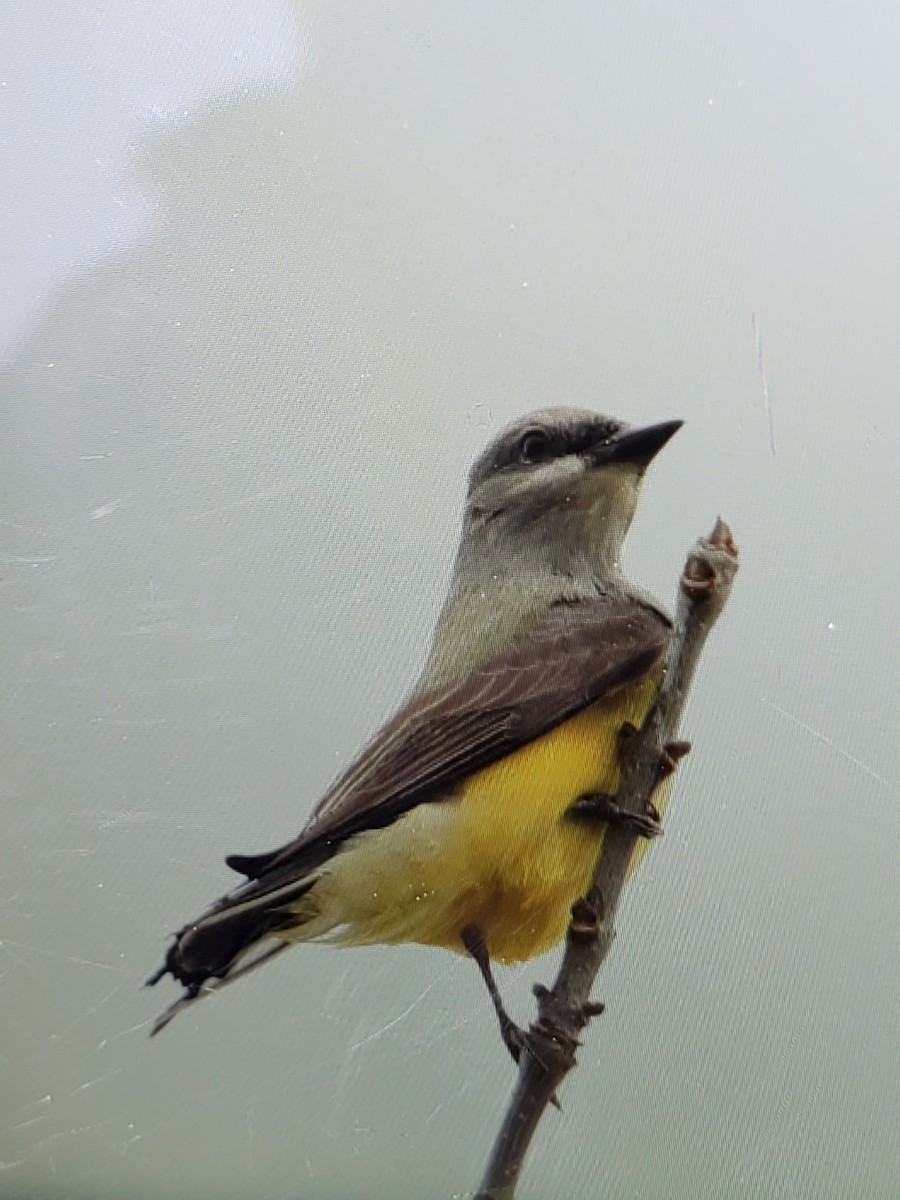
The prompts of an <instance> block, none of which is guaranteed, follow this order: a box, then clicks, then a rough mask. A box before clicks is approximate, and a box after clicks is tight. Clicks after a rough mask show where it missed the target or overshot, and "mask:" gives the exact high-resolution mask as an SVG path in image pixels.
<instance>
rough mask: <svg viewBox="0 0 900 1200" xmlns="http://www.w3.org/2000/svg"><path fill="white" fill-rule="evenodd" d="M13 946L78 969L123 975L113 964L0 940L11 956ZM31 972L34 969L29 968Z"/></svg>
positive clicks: (1, 945)
mask: <svg viewBox="0 0 900 1200" xmlns="http://www.w3.org/2000/svg"><path fill="white" fill-rule="evenodd" d="M13 946H15V947H16V949H18V950H25V951H30V952H31V953H32V954H40V955H43V956H44V957H45V958H55V959H57V960H58V961H60V962H69V963H77V964H78V966H79V967H100V968H101V970H104V971H116V972H118V974H120V975H124V974H125V968H124V967H117V966H115V965H114V964H113V963H103V962H95V960H94V959H92V958H76V957H75V955H74V954H61V953H60V952H59V951H58V950H46V949H44V948H43V947H42V946H30V945H28V943H27V942H13V941H10V939H9V938H2V939H0V948H2V949H4V950H6V951H7V953H9V954H12V949H11V948H12V947H13ZM13 958H18V956H17V955H13ZM20 961H21V960H20ZM23 965H25V966H28V965H29V964H28V963H25V964H23ZM31 970H32V971H33V970H34V968H33V967H31ZM35 973H36V972H35Z"/></svg>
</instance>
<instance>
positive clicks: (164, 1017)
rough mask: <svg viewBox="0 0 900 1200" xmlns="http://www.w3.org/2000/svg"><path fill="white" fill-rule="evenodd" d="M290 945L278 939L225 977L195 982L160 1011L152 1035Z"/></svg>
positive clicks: (153, 980)
mask: <svg viewBox="0 0 900 1200" xmlns="http://www.w3.org/2000/svg"><path fill="white" fill-rule="evenodd" d="M290 945H291V943H290V942H283V941H277V942H275V944H274V945H272V946H269V947H268V948H267V949H265V950H261V951H260V953H259V954H257V955H256V956H255V957H254V958H251V959H249V961H246V962H243V963H241V964H240V965H238V964H237V963H235V964H234V966H233V967H232V969H231V970H230V971H229V972H228V974H227V975H226V976H224V977H223V978H221V979H217V980H215V981H214V982H213V983H205V984H193V985H192V986H191V987H189V988H188V989H187V990H186V991H185V992H183V993H182V994H181V995H180V996H179V997H178V999H177V1000H176V1001H175V1002H174V1004H170V1005H169V1007H168V1008H167V1009H166V1010H165V1012H163V1013H160V1015H159V1016H158V1017H157V1018H156V1020H155V1021H154V1022H153V1028H152V1029H151V1030H150V1036H151V1037H155V1036H156V1035H157V1034H158V1033H159V1031H160V1030H161V1029H165V1027H166V1026H167V1025H168V1024H169V1022H170V1021H172V1020H174V1018H175V1017H177V1016H178V1014H179V1013H180V1012H184V1010H185V1009H186V1008H190V1006H191V1005H192V1004H194V1003H195V1002H196V1001H197V1000H202V999H203V998H204V996H213V995H215V993H216V992H219V991H221V990H222V988H223V987H227V986H228V984H229V983H235V982H236V981H237V980H238V979H241V978H243V976H244V975H249V974H250V972H251V971H255V970H256V968H257V967H261V966H263V964H264V963H267V962H269V961H270V960H271V959H273V958H275V956H276V955H277V954H281V952H282V950H287V949H289V948H290ZM166 970H167V968H165V967H163V969H162V972H157V974H156V975H154V976H152V977H151V978H150V979H148V980H147V983H148V984H154V983H156V981H157V979H159V977H160V974H164V973H165V971H166Z"/></svg>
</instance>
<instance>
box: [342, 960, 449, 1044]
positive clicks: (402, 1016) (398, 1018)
mask: <svg viewBox="0 0 900 1200" xmlns="http://www.w3.org/2000/svg"><path fill="white" fill-rule="evenodd" d="M450 970H452V968H450ZM450 970H447V971H445V972H444V974H443V975H440V976H439V977H438V978H437V979H433V980H432V981H431V983H429V985H428V987H427V988H426V989H425V991H424V992H423V993H422V994H421V996H418V997H417V998H416V999H415V1000H413V1002H412V1004H410V1005H409V1007H408V1008H404V1010H403V1012H402V1013H398V1014H397V1016H396V1017H394V1019H393V1020H392V1021H388V1023H387V1025H384V1026H382V1028H381V1029H376V1030H375V1032H374V1033H370V1034H368V1035H367V1036H366V1037H364V1038H362V1040H361V1041H358V1042H353V1043H352V1045H350V1046H348V1047H347V1049H348V1051H349V1053H351V1054H352V1053H353V1052H354V1051H356V1050H359V1049H360V1047H362V1046H366V1045H368V1043H369V1042H374V1041H375V1039H376V1038H380V1037H382V1036H383V1035H384V1034H385V1033H387V1032H388V1030H390V1029H393V1028H394V1026H395V1025H399V1024H400V1022H401V1021H403V1020H405V1018H406V1017H408V1016H409V1014H410V1013H411V1012H412V1011H413V1009H416V1008H418V1007H419V1005H420V1004H421V1003H422V1001H423V1000H424V999H425V997H426V996H427V995H428V993H429V992H433V991H434V989H435V988H436V987H437V985H438V984H439V983H443V982H444V980H445V979H446V978H447V977H448V975H449V974H450Z"/></svg>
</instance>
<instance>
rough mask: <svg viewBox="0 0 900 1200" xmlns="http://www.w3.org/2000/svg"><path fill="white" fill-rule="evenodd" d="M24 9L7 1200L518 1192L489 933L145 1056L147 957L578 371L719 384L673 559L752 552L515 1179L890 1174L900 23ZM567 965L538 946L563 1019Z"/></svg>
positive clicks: (803, 1188)
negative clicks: (594, 985)
mask: <svg viewBox="0 0 900 1200" xmlns="http://www.w3.org/2000/svg"><path fill="white" fill-rule="evenodd" d="M676 8H677V10H678V11H677V12H676V11H675V9H676ZM0 26H2V36H0V54H2V56H3V63H2V66H0V85H2V86H0V104H2V106H3V107H2V118H0V119H2V121H3V130H2V134H0V137H2V140H0V145H2V160H3V161H2V178H3V183H2V187H3V192H4V198H3V201H2V206H0V211H2V214H3V221H2V224H3V226H4V228H3V230H2V238H3V245H4V251H3V286H2V288H0V303H2V305H3V314H4V316H3V322H4V324H3V329H2V338H3V343H2V349H3V354H4V356H5V363H6V365H5V368H4V373H3V402H2V411H0V419H2V426H3V435H2V446H0V489H2V509H0V570H2V628H0V637H2V647H3V649H2V678H3V712H2V717H3V755H2V763H0V772H2V774H0V789H2V821H3V836H2V845H0V873H2V881H0V1030H2V1040H0V1194H2V1195H3V1196H4V1197H6V1196H9V1197H15V1198H16V1200H29V1198H35V1200H37V1198H38V1197H48V1198H54V1200H57V1198H62V1197H77V1198H78V1200H81V1198H82V1197H84V1198H88V1197H91V1198H93V1197H100V1198H105V1197H109V1198H112V1197H122V1198H125V1200H130V1198H131V1197H141V1198H143V1197H147V1198H156V1197H168V1198H172V1200H181V1198H184V1200H194V1198H201V1197H209V1198H210V1200H212V1198H213V1197H227V1198H229V1200H231V1198H235V1200H236V1198H238V1197H254V1200H264V1198H275V1197H278V1198H281V1197H284V1198H288V1197H296V1196H300V1195H302V1196H308V1197H312V1198H314V1200H335V1198H338V1197H367V1198H376V1200H377V1198H380V1197H392V1198H401V1200H403V1198H406V1197H423V1196H429V1197H432V1196H433V1197H450V1196H454V1195H455V1196H462V1195H465V1194H466V1193H467V1192H468V1191H470V1190H471V1189H472V1188H473V1187H474V1185H475V1183H476V1182H477V1179H478V1177H479V1174H480V1170H481V1166H482V1163H483V1160H484V1157H485V1154H486V1152H487V1149H488V1146H489V1143H490V1141H491V1138H492V1135H493V1131H494V1129H495V1127H496V1125H497V1122H498V1119H499V1114H500V1110H501V1108H502V1106H503V1105H504V1103H505V1101H506V1097H507V1093H508V1090H509V1087H510V1084H511V1082H512V1071H511V1067H510V1064H509V1063H508V1062H507V1061H506V1059H505V1057H504V1053H503V1051H502V1049H501V1047H500V1044H499V1040H498V1037H497V1034H496V1030H495V1026H494V1022H493V1017H492V1015H491V1013H490V1012H489V1009H488V1005H487V1002H486V999H485V997H484V995H483V994H482V989H481V984H480V981H479V980H478V978H477V974H476V972H475V970H474V969H473V968H472V967H471V966H470V965H469V964H466V963H464V962H463V961H461V960H457V959H455V958H454V957H453V956H451V955H449V954H447V953H442V952H436V951H435V952H431V951H426V950H422V949H417V948H409V949H400V950H373V951H355V952H344V953H339V952H336V951H329V950H327V949H321V948H304V949H302V950H298V951H296V952H295V953H294V954H292V955H290V956H288V957H287V958H286V959H283V960H281V961H280V962H279V964H278V965H277V966H274V967H272V968H271V969H270V970H268V971H266V972H265V973H264V974H261V975H259V976H256V977H255V978H253V979H251V980H249V981H247V982H246V983H245V984H242V985H240V986H238V987H236V988H234V989H233V990H231V991H229V992H228V993H227V994H226V995H224V996H223V997H222V998H221V1000H219V1001H218V1002H215V1003H213V1002H208V1003H206V1004H205V1005H203V1006H201V1007H198V1008H197V1009H195V1010H193V1011H192V1012H191V1013H190V1014H189V1015H188V1016H186V1017H184V1018H182V1019H181V1020H180V1021H179V1022H178V1023H176V1024H175V1025H174V1026H173V1027H172V1028H171V1029H169V1030H167V1031H166V1033H165V1035H164V1036H162V1037H160V1038H159V1039H158V1040H157V1041H154V1042H152V1043H151V1042H150V1041H148V1039H147V1032H148V1025H149V1022H150V1020H151V1019H152V1017H153V1016H154V1015H155V1014H156V1013H157V1012H158V1011H159V1010H160V1008H161V1007H162V1006H163V1005H164V1004H165V1003H167V1002H168V1001H169V1000H170V999H171V998H172V996H173V995H174V994H175V989H174V988H173V987H172V986H171V981H169V982H168V983H166V984H164V985H162V986H161V987H160V988H157V989H156V991H154V992H145V991H142V990H141V989H140V983H141V981H142V979H143V977H144V976H145V975H146V974H147V973H148V972H149V971H150V970H152V969H153V968H154V967H155V966H156V965H157V963H158V961H159V959H160V956H161V954H162V953H163V950H164V947H165V945H166V941H167V933H168V931H169V930H171V929H173V928H174V927H175V926H177V925H178V924H179V923H180V922H181V921H182V920H184V919H186V918H187V917H189V916H192V915H194V914H195V913H196V912H197V911H198V909H200V908H202V907H203V906H204V905H205V904H206V903H207V902H208V901H209V900H211V899H212V898H214V897H215V896H216V895H217V894H219V892H220V891H221V890H223V888H225V887H227V886H229V885H230V884H231V883H232V882H233V876H231V875H230V874H229V873H228V872H227V871H226V869H225V868H224V866H223V865H222V857H223V855H224V854H225V853H226V852H229V851H236V850H238V851H252V850H262V849H267V848H269V847H270V846H272V845H274V844H276V843H277V842H279V841H281V840H282V839H284V838H286V837H288V836H290V835H292V834H293V833H294V832H295V831H296V829H297V828H298V826H299V824H300V823H301V821H302V819H303V817H304V816H305V814H306V813H307V812H308V810H309V808H310V807H311V805H312V804H313V803H314V801H315V800H316V799H317V797H318V796H319V794H320V792H321V790H322V789H323V787H324V786H325V785H326V784H327V782H328V781H329V779H330V778H331V777H332V776H333V775H334V774H335V772H336V771H337V770H339V769H340V767H341V766H342V765H343V764H345V763H346V761H347V760H348V757H349V756H350V755H351V754H352V753H353V752H354V751H355V749H356V748H357V747H358V746H359V744H360V743H361V742H362V741H363V740H364V739H365V738H367V737H368V736H369V735H370V734H371V732H372V731H373V730H374V729H375V728H376V727H377V725H378V724H379V722H380V721H381V720H382V719H383V718H384V717H386V716H387V715H388V714H389V713H390V711H391V708H392V706H393V705H394V704H396V702H397V701H398V699H399V698H400V697H401V695H402V694H403V691H404V689H405V687H406V686H407V685H408V683H409V681H410V680H411V678H412V676H413V674H414V673H415V671H416V669H417V666H418V664H419V661H420V656H421V653H422V650H423V647H424V642H425V639H426V637H427V634H428V630H429V626H430V624H431V621H432V620H433V617H434V615H435V612H436V609H437V606H438V604H439V602H440V599H441V596H442V591H443V588H444V585H445V581H446V578H447V572H448V566H449V561H450V556H451V553H452V549H453V545H454V540H455V537H456V531H457V522H458V516H459V510H460V503H461V498H462V494H463V486H464V476H465V471H466V469H467V466H468V464H469V462H470V460H471V458H472V456H473V455H474V454H475V453H476V451H477V450H478V449H479V448H480V447H481V446H482V444H483V443H484V441H485V440H486V439H487V438H488V437H489V436H491V435H492V433H493V432H494V431H495V430H496V429H497V428H498V427H499V425H500V424H501V423H502V422H504V421H506V420H507V419H509V418H511V417H513V416H515V415H517V414H519V413H521V412H523V411H525V410H527V409H528V408H529V407H533V406H536V405H539V404H546V403H552V402H574V403H579V404H584V405H589V406H592V407H596V408H598V409H600V410H604V411H609V412H613V413H615V414H617V415H620V416H623V417H626V418H629V419H632V420H656V419H662V418H668V417H674V416H677V417H683V418H685V419H686V422H687V424H686V426H685V428H684V430H683V431H682V433H681V434H680V435H679V436H678V438H677V439H676V440H675V441H674V442H673V443H672V444H671V446H670V447H669V448H667V450H666V451H665V453H664V454H663V455H662V456H661V458H660V459H659V461H658V462H657V463H656V464H655V465H654V468H653V471H652V475H651V478H650V481H649V486H648V488H647V492H646V495H645V502H644V504H643V506H642V508H641V511H640V513H639V516H638V520H637V522H636V524H635V527H634V530H633V534H632V537H631V540H630V542H629V546H628V552H627V556H628V561H629V564H630V567H631V568H632V570H633V572H634V573H635V574H636V575H637V576H639V577H640V578H641V579H642V580H643V581H645V582H646V583H647V584H649V585H650V586H651V587H652V588H653V589H654V590H655V591H656V592H657V593H658V594H659V595H660V596H662V597H665V598H666V599H667V600H668V599H670V598H671V596H672V593H673V588H674V583H675V580H676V578H677V573H678V570H679V568H680V566H681V563H682V560H683V556H684V552H685V550H686V549H687V547H688V546H689V545H690V543H691V542H692V541H693V539H694V537H695V536H696V535H697V534H698V533H700V532H702V531H704V530H706V529H708V528H709V527H710V525H711V523H712V521H713V519H714V518H715V516H716V514H717V513H718V512H719V511H721V512H722V513H723V515H725V516H726V517H727V518H728V519H729V521H730V522H731V523H732V525H733V528H734V531H735V535H736V537H737V538H738V540H739V542H740V544H741V548H742V554H743V558H742V563H743V566H742V572H741V575H740V577H739V580H738V584H737V587H736V591H735V594H734V598H733V602H732V604H731V606H730V608H729V610H728V612H727V614H726V616H725V618H724V620H723V621H722V623H721V626H720V627H719V628H718V629H717V630H716V632H715V635H714V637H713V639H712V641H711V643H710V645H709V647H708V652H707V655H706V658H705V660H704V663H703V667H702V670H701V672H700V676H699V678H698V680H697V685H696V689H695V693H694V697H693V700H692V703H691V707H690V711H689V713H688V716H687V721H686V728H685V733H686V735H687V736H689V737H691V738H692V739H693V741H694V746H695V750H694V754H693V755H692V756H691V758H690V759H689V760H688V761H687V762H686V764H685V765H684V767H683V768H682V770H681V772H680V781H679V786H678V792H677V798H676V800H675V802H674V804H673V807H672V809H671V810H670V816H669V817H668V818H667V836H666V837H665V838H664V839H663V840H662V842H661V843H659V844H658V845H656V846H655V847H654V849H653V851H652V853H651V855H650V858H649V861H648V862H647V863H646V865H645V867H644V868H643V870H642V872H641V874H640V877H639V879H638V880H637V881H636V882H635V884H634V885H633V886H632V888H631V890H630V893H629V899H628V903H627V904H626V906H625V909H624V911H623V913H622V919H621V926H620V929H621V934H620V940H619V943H618V945H617V947H616V950H615V952H614V955H613V957H612V959H611V961H610V964H609V967H608V969H607V970H606V971H605V972H604V975H603V977H602V980H601V986H600V988H599V992H600V995H602V997H603V998H604V999H605V1000H606V1001H607V1002H608V1004H609V1011H608V1014H607V1015H606V1016H605V1017H604V1018H603V1019H602V1020H601V1021H599V1022H597V1024H596V1026H595V1027H594V1028H593V1029H592V1030H591V1031H590V1033H589V1035H588V1037H587V1041H586V1045H585V1048H584V1050H583V1052H582V1055H581V1058H582V1066H581V1069H580V1070H579V1071H578V1072H577V1074H576V1076H575V1077H574V1078H573V1079H572V1080H571V1081H570V1082H569V1083H567V1084H566V1087H565V1091H564V1095H563V1102H564V1106H565V1112H564V1113H563V1114H562V1115H559V1114H557V1113H550V1114H548V1117H547V1120H546V1122H545V1124H544V1126H543V1129H542V1132H541V1134H540V1136H539V1138H538V1141H537V1144H536V1146H535V1149H534V1153H533V1156H532V1159H531V1160H530V1163H529V1169H528V1174H527V1178H526V1181H525V1184H524V1185H523V1188H522V1196H523V1198H524V1200H529V1198H530V1200H538V1198H541V1200H549V1198H552V1197H567V1198H568V1197H573V1196H577V1197H588V1196H603V1197H605V1196H615V1197H647V1198H654V1197H666V1198H671V1197H691V1198H694V1197H709V1198H713V1197H716V1198H719V1197H741V1198H743V1197H772V1196H775V1197H781V1196H791V1197H810V1198H812V1197H816V1198H819V1197H843V1196H850V1195H854V1196H861V1197H895V1196H896V1195H897V1194H898V1189H900V1182H898V1181H900V1138H898V1129H900V1092H898V1079H900V955H898V946H900V804H898V801H900V788H898V749H897V703H896V685H897V676H898V667H900V663H898V639H897V635H896V615H895V608H896V602H897V593H898V582H900V570H898V556H897V534H896V520H897V516H896V513H897V500H898V494H897V493H898V489H897V484H896V471H897V453H896V444H897V438H898V433H900V419H898V403H897V401H898V396H897V383H896V381H897V366H898V353H897V339H898V334H897V330H898V322H900V301H898V285H897V280H898V277H900V254H898V218H897V213H898V207H900V187H898V184H900V155H898V152H897V145H898V142H897V128H898V118H900V72H898V71H897V67H896V46H897V44H898V38H900V19H898V17H897V14H896V12H895V11H894V10H892V9H891V7H890V6H886V5H884V4H883V3H881V2H879V3H875V2H874V0H873V2H871V3H860V4H856V5H849V4H848V5H845V6H842V7H840V6H833V5H831V6H828V5H826V6H823V5H821V4H818V3H816V4H813V3H792V4H789V5H787V6H785V5H784V4H782V3H777V2H776V0H763V2H762V3H757V4H754V5H748V4H746V3H743V2H741V3H737V2H734V3H731V2H729V3H724V4H723V3H715V2H713V0H707V2H706V3H703V2H695V3H691V2H689V3H687V4H682V5H678V6H675V7H673V6H672V5H671V4H668V3H664V2H662V0H657V2H656V3H652V4H647V5H631V4H625V3H619V4H597V3H589V2H585V3H578V4H575V3H570V4H566V5H551V4H539V3H484V2H483V0H478V2H475V0H472V2H466V3H462V2H456V3H453V4H442V3H439V2H438V0H428V2H425V0H423V2H421V3H414V2H406V0H397V2H394V3H389V4H367V3H362V2H359V3H355V4H345V3H335V2H334V0H328V2H327V3H326V2H323V3H320V4H297V5H294V4H291V3H288V2H287V0H281V2H279V0H266V2H265V3H263V2H262V0H252V2H250V0H245V2H244V3H232V4H229V5H224V4H218V3H216V2H214V0H195V2H194V3H193V4H190V5H185V4H181V3H178V2H176V0H168V2H166V3H162V2H161V0H140V2H131V3H122V2H120V3H115V2H107V3H102V2H101V0H78V2H77V3H75V2H72V3H65V4H63V3H59V2H58V0H18V2H14V3H7V4H6V5H4V8H3V15H2V17H0ZM754 313H755V314H756V319H757V323H758V328H759V331H760V333H761V336H762V341H763V350H764V357H765V369H766V374H767V378H768V382H769V386H770V389H771V404H772V412H773V420H774V430H775V439H776V440H775V447H776V452H775V453H773V448H772V446H771V445H770V435H769V426H768V417H767V413H766V408H765V404H764V399H763V390H762V385H761V380H760V377H759V372H758V368H757V356H756V345H755V342H754V335H753V330H752V328H751V318H752V316H753V314H754ZM553 967H554V961H553V960H552V959H551V960H548V961H546V962H539V963H533V964H529V965H528V966H527V967H526V968H525V969H523V970H520V971H515V972H512V971H505V972H503V973H502V976H503V977H502V983H503V986H504V987H505V989H506V991H507V993H508V995H509V998H510V1003H511V1006H512V1008H513V1009H514V1011H515V1012H516V1013H518V1014H519V1015H520V1016H521V1017H522V1018H523V1019H524V1018H526V1017H527V1015H528V1014H529V1013H530V1012H531V1000H530V995H529V989H530V985H531V983H532V981H534V980H535V979H544V980H546V979H547V978H548V976H549V975H550V972H551V971H552V970H553Z"/></svg>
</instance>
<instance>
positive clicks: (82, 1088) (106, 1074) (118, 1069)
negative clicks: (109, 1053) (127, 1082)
mask: <svg viewBox="0 0 900 1200" xmlns="http://www.w3.org/2000/svg"><path fill="white" fill-rule="evenodd" d="M124 1070H125V1068H124V1067H116V1069H115V1070H114V1071H104V1073H103V1074H102V1075H98V1076H97V1078H96V1079H89V1080H88V1081H87V1083H81V1084H79V1085H78V1087H77V1088H75V1089H74V1091H71V1092H69V1095H70V1096H77V1095H78V1093H79V1092H86V1091H87V1090H88V1088H92V1087H93V1086H94V1084H95V1083H102V1082H103V1080H104V1079H112V1078H113V1076H114V1075H121V1073H122V1072H123V1071H124Z"/></svg>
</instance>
